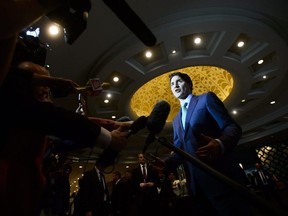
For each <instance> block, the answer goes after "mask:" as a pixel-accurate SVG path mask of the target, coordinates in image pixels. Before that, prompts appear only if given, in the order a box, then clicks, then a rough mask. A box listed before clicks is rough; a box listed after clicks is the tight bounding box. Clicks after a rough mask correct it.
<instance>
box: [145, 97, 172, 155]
mask: <svg viewBox="0 0 288 216" xmlns="http://www.w3.org/2000/svg"><path fill="white" fill-rule="evenodd" d="M169 112H170V105H169V103H168V102H166V101H164V100H161V101H159V102H158V103H157V104H156V105H155V106H154V108H153V110H152V112H151V113H150V115H149V117H148V120H147V128H148V130H149V132H150V133H149V134H148V137H147V139H146V142H145V146H144V148H143V151H142V152H143V153H145V151H146V149H147V148H148V146H149V145H150V144H151V143H152V142H154V140H155V134H158V133H160V132H161V131H162V129H163V128H164V126H165V123H166V119H167V117H168V115H169Z"/></svg>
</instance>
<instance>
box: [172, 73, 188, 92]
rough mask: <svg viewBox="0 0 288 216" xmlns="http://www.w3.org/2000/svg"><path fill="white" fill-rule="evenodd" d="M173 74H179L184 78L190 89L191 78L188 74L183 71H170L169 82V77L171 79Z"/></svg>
mask: <svg viewBox="0 0 288 216" xmlns="http://www.w3.org/2000/svg"><path fill="white" fill-rule="evenodd" d="M174 76H179V77H181V79H182V80H184V81H185V82H186V83H187V84H188V85H189V87H190V91H192V88H193V83H192V80H191V78H190V76H188V75H187V74H185V73H181V72H174V73H171V74H170V75H169V79H170V82H171V79H172V78H173V77H174Z"/></svg>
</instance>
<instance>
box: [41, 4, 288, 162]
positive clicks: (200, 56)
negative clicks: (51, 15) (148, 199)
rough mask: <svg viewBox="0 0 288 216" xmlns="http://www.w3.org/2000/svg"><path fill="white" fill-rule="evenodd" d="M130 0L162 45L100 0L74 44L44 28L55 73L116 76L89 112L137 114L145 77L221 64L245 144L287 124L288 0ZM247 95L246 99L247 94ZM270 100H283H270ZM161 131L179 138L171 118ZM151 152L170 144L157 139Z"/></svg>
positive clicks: (134, 146)
mask: <svg viewBox="0 0 288 216" xmlns="http://www.w3.org/2000/svg"><path fill="white" fill-rule="evenodd" d="M126 2H127V3H128V4H129V5H130V7H131V8H132V9H133V11H134V12H135V13H136V14H137V15H138V16H139V17H140V18H141V19H142V21H143V22H144V23H145V24H146V25H147V26H148V28H149V29H150V30H151V32H152V33H153V34H154V36H155V37H156V39H157V42H156V44H155V46H146V45H145V44H144V43H143V42H142V41H141V40H140V39H139V38H138V37H137V36H136V35H135V34H134V33H133V32H131V31H130V29H129V28H127V26H126V25H125V24H124V23H123V22H122V21H121V20H120V19H119V18H118V17H117V16H116V15H115V13H114V12H113V11H112V10H111V9H110V8H109V7H107V5H106V4H105V3H104V2H103V1H101V0H94V1H92V8H91V10H90V12H89V17H88V20H87V28H86V29H85V30H84V32H83V33H82V34H81V35H80V36H79V38H77V39H76V40H75V41H74V42H73V44H67V43H65V41H64V39H63V37H60V38H57V39H53V40H52V39H49V38H45V36H42V40H45V41H46V42H47V43H48V44H49V45H50V48H51V49H50V50H49V51H48V53H47V59H46V63H47V64H49V65H50V72H51V74H52V75H53V76H60V77H65V78H69V79H72V80H74V81H75V82H77V83H79V84H80V85H85V83H86V82H87V81H88V80H89V79H91V78H95V77H97V78H100V80H101V81H102V82H110V84H111V87H110V89H108V90H104V91H103V92H102V93H101V94H100V95H99V96H97V97H93V98H92V97H91V98H88V99H87V105H88V106H87V109H88V112H87V113H88V115H92V116H97V117H101V118H111V116H112V115H116V117H117V118H119V117H121V116H129V117H130V118H131V119H133V120H135V119H137V117H138V116H137V114H136V113H135V112H134V111H133V110H132V109H131V108H130V102H131V98H132V96H133V94H134V93H135V92H136V91H137V90H138V89H139V88H140V87H141V86H142V85H144V84H145V83H147V82H148V81H150V80H151V79H154V78H156V77H158V76H160V75H163V74H164V73H167V72H171V71H175V70H178V69H181V68H185V67H189V66H216V67H219V68H222V69H225V70H227V71H229V72H230V73H231V75H232V77H233V88H232V91H231V93H230V95H229V96H228V97H227V98H226V99H225V100H224V103H225V105H226V107H227V109H228V110H229V111H231V112H232V110H237V115H233V118H234V119H235V120H236V121H237V122H238V123H239V124H240V125H241V127H242V129H243V137H242V139H241V140H240V143H239V144H240V145H242V144H243V145H244V144H245V143H249V142H251V141H255V140H257V139H259V138H261V137H266V136H268V135H271V134H274V133H276V132H278V131H282V130H284V129H287V128H288V100H287V95H288V88H287V82H288V46H287V42H288V15H287V6H288V2H287V1H286V0H275V1H273V3H272V2H271V1H263V0H254V1H237V0H231V1H227V0H194V1H191V0H166V1H161V0H153V1H138V0H136V1H135V0H134V1H132V0H127V1H126ZM130 21H131V20H130ZM48 22H49V19H48V18H47V17H43V18H42V19H41V20H40V21H39V22H37V23H35V25H45V24H47V23H48ZM136 29H137V26H136ZM138 30H139V31H141V29H138ZM143 34H144V33H143ZM195 36H201V37H202V39H203V41H204V43H203V45H202V46H200V47H197V48H195V47H193V46H192V45H191V38H193V37H195ZM239 39H244V40H245V41H246V43H245V46H244V47H243V48H242V49H238V48H236V43H237V42H238V40H239ZM148 49H149V50H152V51H154V52H155V53H156V54H155V58H152V59H150V60H149V61H147V60H145V59H143V58H142V53H143V52H144V51H146V50H148ZM172 50H176V51H177V52H176V54H172ZM260 59H263V60H264V63H263V64H262V65H258V64H257V62H258V61H259V60H260ZM114 75H118V76H119V77H120V82H119V83H118V84H113V83H112V82H111V78H112V76H114ZM264 75H266V79H263V76H264ZM212 77H213V76H212ZM168 91H170V89H167V92H168ZM108 92H109V93H111V94H112V98H111V103H110V104H104V103H103V102H102V101H103V100H104V99H105V97H106V93H108ZM152 92H153V93H152V94H156V97H155V98H154V97H153V100H152V101H150V102H151V103H150V104H155V103H153V102H156V101H157V99H161V94H160V93H159V92H161V91H160V90H159V88H158V86H156V85H155V86H154V89H153V91H152ZM147 94H148V93H147ZM243 99H245V100H246V101H245V102H241V101H242V100H243ZM146 101H147V100H146ZM271 101H276V103H275V104H273V105H271V104H270V102H271ZM56 104H57V105H61V106H64V107H66V108H68V109H72V110H76V108H77V106H78V103H77V100H76V96H75V95H71V96H69V97H67V98H61V99H56ZM152 108H153V106H151V107H150V109H151V110H152ZM148 114H149V113H148ZM147 134H148V132H147V130H146V129H144V130H142V131H140V132H139V133H137V134H135V135H132V136H131V137H130V138H129V144H128V146H127V148H126V149H125V150H124V151H123V152H121V155H120V157H119V161H120V162H121V165H119V166H122V165H123V164H129V163H132V162H135V160H136V154H137V153H138V152H140V151H141V150H142V148H143V146H144V144H145V140H146V137H147ZM160 135H161V136H165V137H168V138H172V128H171V123H170V122H167V123H166V125H165V127H164V129H163V131H162V132H161V134H160ZM149 149H150V147H149ZM95 152H96V153H95ZM95 152H93V153H92V154H91V155H92V156H93V155H94V156H95V155H97V154H98V153H99V150H97V149H95ZM151 152H154V153H155V152H157V153H168V152H169V151H168V150H167V149H165V148H163V147H162V146H161V144H159V143H158V144H157V143H155V144H153V145H152V146H151ZM74 154H75V155H74V156H75V158H76V159H75V161H77V160H78V159H77V157H78V156H79V155H81V156H82V157H83V156H87V157H88V156H89V154H90V152H89V151H85V150H82V151H81V152H75V153H74ZM77 155H78V156H77Z"/></svg>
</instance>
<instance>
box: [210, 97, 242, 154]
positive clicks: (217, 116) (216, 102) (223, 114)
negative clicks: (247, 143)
mask: <svg viewBox="0 0 288 216" xmlns="http://www.w3.org/2000/svg"><path fill="white" fill-rule="evenodd" d="M206 101H207V102H206V103H207V104H206V107H207V109H208V111H209V113H210V114H211V116H212V117H213V118H214V120H215V121H216V122H217V124H218V126H219V128H220V130H221V135H220V136H219V137H216V138H218V139H220V140H221V141H222V143H223V145H224V147H225V150H226V151H230V150H232V149H233V148H234V147H235V146H236V145H237V143H238V141H239V140H240V138H241V135H242V129H241V127H240V126H239V125H238V124H237V123H236V122H235V121H234V120H233V119H232V117H231V116H230V115H229V113H228V111H227V109H226V108H225V106H224V104H223V103H222V101H221V100H220V99H219V98H218V97H217V96H216V95H215V94H214V93H212V92H209V93H207V100H206Z"/></svg>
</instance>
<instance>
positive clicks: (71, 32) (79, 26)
mask: <svg viewBox="0 0 288 216" xmlns="http://www.w3.org/2000/svg"><path fill="white" fill-rule="evenodd" d="M91 6H92V4H91V1H90V0H81V1H79V0H66V1H62V5H61V6H60V7H58V8H56V9H55V10H53V11H51V12H49V13H47V14H46V16H47V17H48V18H49V19H50V20H51V21H53V22H56V23H58V24H59V25H61V26H62V27H63V28H64V33H65V41H66V43H68V44H73V43H74V41H75V40H76V39H77V38H78V37H79V36H80V35H81V34H82V32H83V31H84V30H85V29H86V27H87V19H88V13H89V11H90V10H91Z"/></svg>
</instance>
